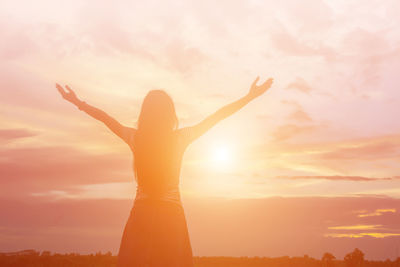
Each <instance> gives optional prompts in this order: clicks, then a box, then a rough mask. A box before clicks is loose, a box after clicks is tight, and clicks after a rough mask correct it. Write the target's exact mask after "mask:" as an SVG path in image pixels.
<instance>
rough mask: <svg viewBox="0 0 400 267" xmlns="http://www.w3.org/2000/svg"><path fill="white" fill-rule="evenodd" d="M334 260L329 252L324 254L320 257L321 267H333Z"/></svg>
mask: <svg viewBox="0 0 400 267" xmlns="http://www.w3.org/2000/svg"><path fill="white" fill-rule="evenodd" d="M334 259H336V257H335V256H333V255H332V254H331V253H329V252H325V254H324V255H323V256H322V259H321V261H322V266H324V267H333V266H334V263H333V260H334Z"/></svg>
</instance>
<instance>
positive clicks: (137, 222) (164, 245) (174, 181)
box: [117, 128, 194, 267]
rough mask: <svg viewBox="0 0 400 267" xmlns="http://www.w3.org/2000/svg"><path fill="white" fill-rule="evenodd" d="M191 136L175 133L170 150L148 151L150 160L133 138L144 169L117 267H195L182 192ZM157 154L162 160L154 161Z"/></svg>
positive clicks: (165, 148)
mask: <svg viewBox="0 0 400 267" xmlns="http://www.w3.org/2000/svg"><path fill="white" fill-rule="evenodd" d="M189 133H190V132H189V131H188V130H186V129H185V128H183V129H180V130H176V131H175V132H174V133H173V135H172V137H171V138H170V140H169V142H168V145H167V146H164V147H162V149H161V148H160V149H159V151H147V150H146V151H147V153H148V155H147V156H146V155H144V154H146V153H141V154H140V153H139V152H138V151H137V150H138V149H137V147H138V146H140V144H138V143H137V142H136V139H135V136H133V137H132V141H131V142H132V146H131V149H132V151H133V153H134V158H135V160H136V161H137V162H138V164H139V166H144V167H143V168H142V169H137V176H138V186H137V191H136V198H135V200H134V204H133V207H132V210H131V213H130V216H129V219H128V221H127V223H126V226H125V229H124V232H123V236H122V240H121V244H120V248H119V253H118V263H117V266H118V267H156V266H157V267H163V266H164V267H169V266H171V267H172V266H174V267H193V266H194V264H193V255H192V247H191V244H190V239H189V233H188V227H187V223H186V219H185V213H184V210H183V206H182V202H181V198H180V192H179V173H180V167H181V160H182V156H183V153H184V150H185V149H186V146H187V145H188V142H186V140H190V138H188V135H189ZM135 148H136V150H135ZM155 153H156V154H157V155H159V156H158V157H154V155H155ZM152 155H153V156H152ZM146 166H152V167H146Z"/></svg>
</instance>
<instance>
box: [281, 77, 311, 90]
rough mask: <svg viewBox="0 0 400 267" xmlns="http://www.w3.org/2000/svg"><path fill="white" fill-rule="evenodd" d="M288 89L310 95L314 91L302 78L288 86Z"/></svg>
mask: <svg viewBox="0 0 400 267" xmlns="http://www.w3.org/2000/svg"><path fill="white" fill-rule="evenodd" d="M286 89H295V90H298V91H300V92H302V93H306V94H309V93H310V92H311V91H312V90H313V89H312V88H311V86H310V85H309V84H308V83H307V82H306V81H305V80H304V79H303V78H301V77H297V78H296V79H295V80H294V81H292V82H291V83H289V84H288V85H287V86H286Z"/></svg>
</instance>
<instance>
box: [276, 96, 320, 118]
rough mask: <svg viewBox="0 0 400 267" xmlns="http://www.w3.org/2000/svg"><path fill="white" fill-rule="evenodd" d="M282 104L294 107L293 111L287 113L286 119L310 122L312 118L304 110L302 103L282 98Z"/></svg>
mask: <svg viewBox="0 0 400 267" xmlns="http://www.w3.org/2000/svg"><path fill="white" fill-rule="evenodd" d="M281 102H282V103H283V104H287V105H290V106H293V107H294V109H295V110H294V111H293V112H292V113H290V114H289V116H288V119H290V120H293V121H296V122H312V121H313V120H312V118H311V117H310V115H309V114H308V113H307V112H305V110H304V108H303V106H302V105H300V104H299V103H297V102H295V101H288V100H282V101H281Z"/></svg>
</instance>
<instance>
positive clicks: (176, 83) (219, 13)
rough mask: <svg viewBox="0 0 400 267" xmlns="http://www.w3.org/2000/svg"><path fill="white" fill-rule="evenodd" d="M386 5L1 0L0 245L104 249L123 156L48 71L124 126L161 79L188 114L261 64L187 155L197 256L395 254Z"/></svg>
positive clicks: (397, 173) (392, 50)
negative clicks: (255, 84) (243, 101)
mask: <svg viewBox="0 0 400 267" xmlns="http://www.w3.org/2000/svg"><path fill="white" fill-rule="evenodd" d="M399 11H400V4H399V2H398V1H396V0H387V1H368V3H366V2H365V1H360V0H359V1H344V0H343V1H329V2H328V1H321V0H307V1H302V2H301V3H300V2H295V1H279V3H277V2H276V1H256V0H253V1H234V2H232V1H218V2H217V3H215V2H213V1H201V2H199V1H168V2H167V1H146V2H143V1H142V2H138V1H137V2H132V1H118V2H117V3H115V2H113V3H111V2H108V1H68V2H66V1H41V5H37V4H36V3H33V2H31V1H2V2H1V3H0V34H1V36H2V41H1V42H0V58H1V62H0V70H1V71H0V75H1V77H0V88H1V89H0V103H1V106H0V119H1V125H0V143H1V149H0V170H1V175H0V181H1V187H0V193H1V195H0V196H1V198H2V200H3V201H1V204H0V213H1V214H3V215H5V216H2V219H1V220H0V236H1V238H0V250H17V249H25V248H36V249H48V250H59V251H71V250H72V251H73V250H76V251H81V252H88V253H90V252H93V251H95V250H103V251H104V250H110V251H113V252H114V253H115V252H116V251H117V249H118V245H119V241H120V237H121V235H122V227H123V225H124V223H125V220H126V219H127V216H128V213H129V209H130V205H131V203H132V200H133V198H134V190H135V183H134V182H133V180H134V179H133V172H132V155H131V154H130V153H131V152H130V150H129V148H128V146H126V145H125V144H124V143H123V142H121V140H119V139H118V138H117V137H116V136H113V134H112V133H111V132H110V131H109V130H108V129H107V128H106V127H105V126H104V125H102V124H101V123H100V122H98V121H95V120H94V119H92V118H90V117H89V116H88V115H87V114H84V113H83V112H81V111H79V110H78V109H77V108H76V107H74V106H73V105H71V104H69V103H67V102H65V101H64V100H63V99H62V98H61V97H60V95H59V93H58V92H57V90H56V89H55V87H54V84H55V82H59V83H61V84H63V85H64V84H69V85H70V86H71V87H72V88H73V89H74V90H75V92H76V93H77V95H78V97H79V98H80V99H82V100H84V101H86V102H88V103H89V104H91V105H94V106H96V107H98V108H101V109H103V110H105V111H106V112H108V113H109V114H110V115H112V116H113V117H115V118H116V119H118V120H119V121H120V122H121V123H123V124H124V125H127V126H133V127H134V126H135V123H136V120H137V116H138V112H139V108H140V104H141V101H142V99H143V97H144V96H145V94H146V93H147V91H148V90H150V89H160V88H161V89H164V90H166V91H167V92H168V93H169V94H170V95H171V97H172V98H173V99H174V101H175V104H176V109H177V113H178V117H179V119H180V125H181V126H188V125H192V124H194V123H196V122H198V121H199V120H201V119H203V118H204V117H205V116H207V115H208V114H210V113H212V112H214V111H215V110H216V109H218V108H219V107H221V106H222V105H224V104H227V103H229V102H230V101H233V100H236V99H237V98H239V97H241V96H243V95H244V94H246V93H247V90H248V88H249V86H250V84H251V82H252V81H253V80H254V78H255V77H256V76H257V75H260V76H261V79H266V78H268V77H273V78H274V84H273V86H272V88H271V90H270V91H269V92H267V93H266V95H264V96H262V97H260V98H259V99H256V100H254V102H252V103H251V104H250V105H249V106H247V107H245V108H243V110H241V111H239V112H238V113H237V114H235V115H234V116H233V117H231V118H228V119H226V120H225V121H223V122H221V123H220V124H219V125H217V126H216V127H215V128H213V129H212V130H211V131H210V132H208V133H207V134H206V135H204V136H203V137H201V139H199V140H198V141H196V142H195V143H193V144H192V145H191V147H190V148H189V150H188V151H187V152H186V154H185V158H184V161H183V167H182V173H181V191H182V196H183V200H184V204H185V211H186V214H187V220H188V224H189V231H190V234H191V237H192V246H193V250H194V254H195V255H232V256H240V255H248V256H254V255H259V256H281V255H292V256H294V255H303V254H309V255H312V256H315V257H320V256H321V255H322V253H323V252H325V251H330V252H332V253H334V254H335V255H336V256H337V257H342V256H343V255H344V253H346V252H349V251H351V250H353V249H354V247H356V246H357V247H359V248H361V249H362V250H363V251H364V252H366V254H367V257H372V258H384V259H385V258H394V257H397V256H400V255H399V253H400V252H399V249H398V248H399V247H400V237H399V234H400V228H399V226H398V225H400V215H399V210H400V202H399V198H400V167H399V166H400V164H399V163H400V124H399V123H398V120H397V119H396V118H395V117H396V115H397V114H399V112H400V105H399V101H400V91H399V90H398V84H399V82H400V80H399V79H400V78H399V75H398V69H399V68H400V46H399V45H400V30H399V29H400V27H399V26H400V25H399V24H400V18H399V17H398V13H399ZM296 205H300V207H297V206H296ZM294 207H297V208H294ZM32 211H35V212H32ZM89 211H93V214H91V215H90V216H89V215H88V212H89ZM109 212H110V213H111V214H113V215H114V216H111V215H108V213H109ZM208 212H211V214H208ZM89 213H90V212H89ZM104 217H107V218H106V219H105V220H104V221H103V220H101V218H104ZM111 218H113V219H114V218H115V220H111ZM204 218H210V219H209V221H207V220H206V221H204V220H205V219H204ZM28 221H29V223H28ZM92 224H94V226H95V227H89V226H91V225H92ZM26 236H29V237H30V238H29V241H27V240H26V238H25V237H26ZM55 237H58V238H55ZM59 237H69V239H68V240H66V241H63V242H60V241H59ZM77 237H80V238H77ZM293 237H296V241H295V242H294V241H293ZM78 239H80V240H78ZM82 239H83V240H82ZM210 240H212V242H211V241H210ZM382 247H383V248H385V249H383V248H382ZM380 248H382V249H380ZM396 249H397V250H396Z"/></svg>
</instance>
